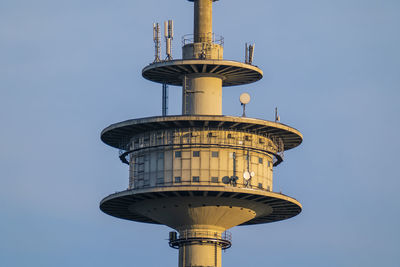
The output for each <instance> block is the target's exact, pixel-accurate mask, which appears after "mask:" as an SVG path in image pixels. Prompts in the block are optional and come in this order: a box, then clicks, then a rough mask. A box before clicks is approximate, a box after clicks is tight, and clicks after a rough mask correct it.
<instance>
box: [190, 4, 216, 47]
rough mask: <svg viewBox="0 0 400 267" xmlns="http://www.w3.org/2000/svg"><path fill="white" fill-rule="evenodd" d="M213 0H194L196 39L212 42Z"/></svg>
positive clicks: (196, 40)
mask: <svg viewBox="0 0 400 267" xmlns="http://www.w3.org/2000/svg"><path fill="white" fill-rule="evenodd" d="M212 2H213V0H195V1H194V30H193V34H194V41H195V42H196V43H203V42H211V33H212Z"/></svg>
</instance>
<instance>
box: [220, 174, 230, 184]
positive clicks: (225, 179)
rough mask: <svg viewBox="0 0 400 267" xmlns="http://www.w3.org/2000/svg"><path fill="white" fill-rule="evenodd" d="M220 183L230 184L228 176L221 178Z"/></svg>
mask: <svg viewBox="0 0 400 267" xmlns="http://www.w3.org/2000/svg"><path fill="white" fill-rule="evenodd" d="M222 182H223V183H224V184H230V183H231V178H229V176H224V177H223V178H222Z"/></svg>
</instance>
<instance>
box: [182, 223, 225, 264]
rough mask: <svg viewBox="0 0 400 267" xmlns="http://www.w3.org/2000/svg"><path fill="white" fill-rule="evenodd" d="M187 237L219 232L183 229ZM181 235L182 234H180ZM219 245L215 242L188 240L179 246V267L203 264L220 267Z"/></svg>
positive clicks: (211, 234) (209, 235) (217, 233)
mask: <svg viewBox="0 0 400 267" xmlns="http://www.w3.org/2000/svg"><path fill="white" fill-rule="evenodd" d="M184 235H187V237H188V238H191V237H197V238H201V237H204V238H207V237H214V236H219V237H220V236H221V233H220V232H214V231H210V232H208V231H206V230H200V231H199V230H197V231H196V230H194V229H192V230H190V231H185V234H184ZM180 237H182V234H181V235H180ZM221 251H222V248H221V246H219V245H217V244H216V243H207V242H203V243H201V242H192V243H191V242H188V243H186V244H184V245H182V246H181V247H180V248H179V267H188V266H204V267H221V266H222V264H221Z"/></svg>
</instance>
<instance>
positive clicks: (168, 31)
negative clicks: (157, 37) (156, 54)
mask: <svg viewBox="0 0 400 267" xmlns="http://www.w3.org/2000/svg"><path fill="white" fill-rule="evenodd" d="M164 37H165V45H166V49H165V53H166V54H167V58H166V59H167V60H172V40H173V39H174V22H173V21H172V20H168V21H164Z"/></svg>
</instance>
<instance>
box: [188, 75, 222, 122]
mask: <svg viewBox="0 0 400 267" xmlns="http://www.w3.org/2000/svg"><path fill="white" fill-rule="evenodd" d="M185 81H186V82H185ZM182 97H183V99H182V114H183V115H222V78H220V77H216V76H211V75H206V74H192V75H187V76H185V77H184V81H183V88H182Z"/></svg>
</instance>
